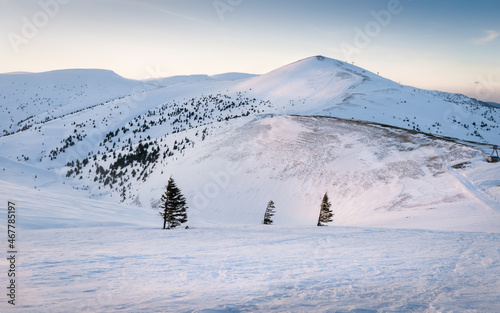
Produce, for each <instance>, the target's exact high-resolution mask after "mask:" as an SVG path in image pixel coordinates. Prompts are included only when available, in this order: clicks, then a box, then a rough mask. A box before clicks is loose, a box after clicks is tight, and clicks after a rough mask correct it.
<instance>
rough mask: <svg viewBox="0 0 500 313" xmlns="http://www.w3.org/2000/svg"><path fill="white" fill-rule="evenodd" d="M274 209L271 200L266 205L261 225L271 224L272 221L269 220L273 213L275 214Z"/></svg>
mask: <svg viewBox="0 0 500 313" xmlns="http://www.w3.org/2000/svg"><path fill="white" fill-rule="evenodd" d="M274 209H275V206H274V202H273V200H271V201H269V203H268V204H267V208H266V213H265V214H264V220H263V221H262V224H264V225H271V224H272V223H273V220H272V219H271V218H272V217H273V216H274V213H276V211H274Z"/></svg>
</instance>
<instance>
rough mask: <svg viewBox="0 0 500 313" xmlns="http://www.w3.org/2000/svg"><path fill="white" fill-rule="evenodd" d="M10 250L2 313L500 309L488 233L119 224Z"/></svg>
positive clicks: (24, 241) (496, 244)
mask: <svg viewBox="0 0 500 313" xmlns="http://www.w3.org/2000/svg"><path fill="white" fill-rule="evenodd" d="M202 238H203V239H202ZM201 239H202V240H201ZM18 245H19V247H20V250H21V253H20V258H19V264H18V266H19V277H18V282H19V290H18V300H17V301H18V304H17V305H16V310H14V311H12V310H10V308H7V307H6V303H5V302H6V301H3V302H2V304H1V305H2V307H1V310H2V311H3V312H5V310H6V309H9V311H11V312H69V311H79V312H494V311H495V310H496V309H497V308H498V306H499V305H500V298H499V295H498V290H500V289H499V288H500V258H499V253H500V235H499V234H486V233H461V232H439V231H422V230H388V229H378V228H350V227H324V228H317V227H281V226H264V225H261V226H254V227H228V226H220V227H205V228H191V229H189V230H184V229H178V230H173V231H162V230H160V229H156V228H144V227H133V226H124V227H95V228H66V229H53V230H36V231H24V232H23V233H22V237H20V239H19V243H18ZM1 264H2V267H4V265H5V258H2V261H1ZM3 279H5V277H3Z"/></svg>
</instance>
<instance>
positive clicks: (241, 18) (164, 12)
mask: <svg viewBox="0 0 500 313" xmlns="http://www.w3.org/2000/svg"><path fill="white" fill-rule="evenodd" d="M44 4H45V5H44ZM373 13H375V14H373ZM376 16H378V18H377V17H376ZM499 16H500V1H497V0H491V1H481V0H479V1H465V0H434V1H431V0H399V1H398V0H349V1H348V0H308V1H305V0H304V1H303V0H266V1H264V0H184V1H180V0H177V1H175V0H163V1H161V0H142V1H141V0H0V26H1V28H0V29H1V30H2V34H1V35H0V53H1V58H0V72H15V71H30V72H40V71H48V70H53V69H62V68H104V69H111V70H113V71H115V72H117V73H118V74H120V75H122V76H125V77H129V78H151V77H156V76H172V75H180V74H217V73H223V72H247V73H265V72H268V71H270V70H273V69H275V68H277V67H279V66H282V65H285V64H287V63H290V62H293V61H296V60H298V59H301V58H305V57H309V56H313V55H318V54H321V55H324V56H327V57H331V58H336V59H339V60H343V61H348V62H354V64H355V65H358V66H361V67H364V68H366V69H368V70H371V71H373V72H379V73H380V75H382V76H384V77H387V78H389V79H392V80H395V81H397V82H400V83H403V84H407V85H413V86H417V87H421V88H428V89H438V90H444V91H450V92H460V93H465V94H467V95H470V96H473V97H476V98H480V99H482V100H488V101H496V102H500V36H499V35H500V18H499Z"/></svg>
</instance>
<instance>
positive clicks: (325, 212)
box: [318, 192, 333, 226]
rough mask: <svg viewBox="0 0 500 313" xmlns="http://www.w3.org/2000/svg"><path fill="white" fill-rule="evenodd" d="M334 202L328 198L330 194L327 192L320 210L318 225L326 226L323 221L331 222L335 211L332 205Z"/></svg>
mask: <svg viewBox="0 0 500 313" xmlns="http://www.w3.org/2000/svg"><path fill="white" fill-rule="evenodd" d="M331 206H332V204H331V203H330V201H329V200H328V194H327V193H326V192H325V195H324V196H323V201H322V202H321V209H320V211H319V217H318V226H326V225H324V224H323V223H330V222H332V221H333V213H332V210H331V209H330V207H331Z"/></svg>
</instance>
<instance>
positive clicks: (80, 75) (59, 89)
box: [0, 69, 155, 135]
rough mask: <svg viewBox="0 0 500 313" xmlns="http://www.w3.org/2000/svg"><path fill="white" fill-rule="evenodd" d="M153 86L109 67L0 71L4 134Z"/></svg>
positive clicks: (2, 133) (0, 123) (1, 122)
mask: <svg viewBox="0 0 500 313" xmlns="http://www.w3.org/2000/svg"><path fill="white" fill-rule="evenodd" d="M153 88H155V87H154V86H151V85H150V84H149V83H145V82H140V81H133V80H128V79H125V78H123V77H121V76H119V75H117V74H116V73H114V72H112V71H107V70H94V69H92V70H91V69H78V70H58V71H52V72H45V73H12V74H0V100H1V102H0V113H1V114H0V125H1V129H0V133H1V135H4V134H7V133H13V132H16V131H19V130H21V129H25V128H28V127H31V126H33V125H34V124H38V123H41V122H46V121H49V120H53V119H55V118H58V117H61V116H64V115H66V114H69V113H73V112H75V111H78V110H81V109H86V108H88V107H90V106H94V105H99V104H101V103H103V102H106V101H109V100H113V99H116V98H119V97H123V96H128V95H131V94H136V93H141V92H144V91H146V90H151V89H153Z"/></svg>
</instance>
